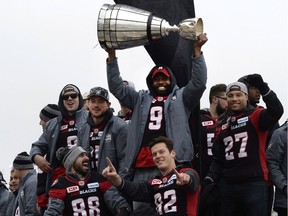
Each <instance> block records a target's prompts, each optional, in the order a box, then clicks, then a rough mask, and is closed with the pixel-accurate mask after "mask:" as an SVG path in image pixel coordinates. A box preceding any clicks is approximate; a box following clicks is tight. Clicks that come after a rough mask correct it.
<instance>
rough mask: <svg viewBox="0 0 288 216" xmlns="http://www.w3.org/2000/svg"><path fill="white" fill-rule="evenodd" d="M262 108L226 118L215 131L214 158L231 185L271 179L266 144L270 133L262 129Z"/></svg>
mask: <svg viewBox="0 0 288 216" xmlns="http://www.w3.org/2000/svg"><path fill="white" fill-rule="evenodd" d="M262 110H263V109H262V108H259V109H252V110H251V109H250V110H247V111H246V112H243V113H241V114H239V115H233V116H227V117H225V118H223V119H222V120H221V121H220V122H219V124H218V125H217V129H216V137H215V143H214V145H213V155H214V156H215V157H214V158H215V162H217V164H220V167H222V176H223V178H224V179H225V180H227V181H229V182H235V183H239V182H242V183H243V182H248V181H261V180H265V181H267V180H268V170H267V165H266V153H265V145H266V139H267V135H268V130H264V131H263V130H260V129H259V123H258V122H259V117H260V114H261V111H262Z"/></svg>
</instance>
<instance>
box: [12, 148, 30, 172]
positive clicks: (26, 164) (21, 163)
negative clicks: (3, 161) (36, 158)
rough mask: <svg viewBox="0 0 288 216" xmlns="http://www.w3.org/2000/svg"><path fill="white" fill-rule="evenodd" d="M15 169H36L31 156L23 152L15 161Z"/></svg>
mask: <svg viewBox="0 0 288 216" xmlns="http://www.w3.org/2000/svg"><path fill="white" fill-rule="evenodd" d="M13 167H14V168H15V169H19V170H27V169H34V166H33V163H32V162H31V158H30V156H29V155H28V154H27V152H21V153H20V154H18V155H17V156H16V158H15V159H14V161H13Z"/></svg>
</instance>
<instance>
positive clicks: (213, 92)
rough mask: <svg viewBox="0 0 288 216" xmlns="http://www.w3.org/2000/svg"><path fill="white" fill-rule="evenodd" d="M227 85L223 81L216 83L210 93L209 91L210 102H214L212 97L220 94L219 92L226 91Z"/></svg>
mask: <svg viewBox="0 0 288 216" xmlns="http://www.w3.org/2000/svg"><path fill="white" fill-rule="evenodd" d="M226 87H227V86H226V85H225V84H223V83H220V84H216V85H214V86H212V87H211V88H210V93H209V103H210V104H211V103H212V97H213V96H219V95H218V94H219V93H221V92H224V93H226Z"/></svg>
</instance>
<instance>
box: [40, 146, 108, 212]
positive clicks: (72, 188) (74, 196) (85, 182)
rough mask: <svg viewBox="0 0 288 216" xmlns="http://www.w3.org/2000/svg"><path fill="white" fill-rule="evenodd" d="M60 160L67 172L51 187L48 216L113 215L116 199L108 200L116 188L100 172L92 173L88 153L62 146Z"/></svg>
mask: <svg viewBox="0 0 288 216" xmlns="http://www.w3.org/2000/svg"><path fill="white" fill-rule="evenodd" d="M57 157H58V159H59V160H60V161H62V163H63V165H64V167H65V168H66V170H67V173H66V176H61V177H60V178H59V179H58V180H56V181H55V182H54V183H53V185H52V186H51V190H50V191H49V205H48V208H47V210H46V211H45V213H44V215H45V216H47V215H51V216H55V215H66V216H73V215H99V216H112V215H113V214H111V213H110V211H109V207H110V206H112V199H111V198H110V199H107V198H108V197H109V196H111V194H110V195H109V189H110V188H111V186H112V185H111V183H109V182H108V181H107V180H106V179H105V178H104V177H103V176H102V175H100V174H99V173H97V172H90V170H89V157H88V155H87V152H86V151H85V150H84V149H83V148H82V147H80V146H74V147H72V148H71V149H69V148H68V147H66V148H64V147H61V148H59V149H58V150H57ZM109 200H110V202H109Z"/></svg>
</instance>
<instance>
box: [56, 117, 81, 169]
mask: <svg viewBox="0 0 288 216" xmlns="http://www.w3.org/2000/svg"><path fill="white" fill-rule="evenodd" d="M77 133H78V130H77V125H76V117H75V118H73V119H62V122H61V126H60V132H59V135H58V140H57V147H56V151H55V157H54V158H55V165H54V169H56V168H58V167H61V166H62V163H61V161H59V160H58V159H57V157H56V152H57V150H58V149H59V148H61V147H67V146H68V147H69V148H71V147H73V146H74V145H76V144H77V141H78V137H77Z"/></svg>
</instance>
